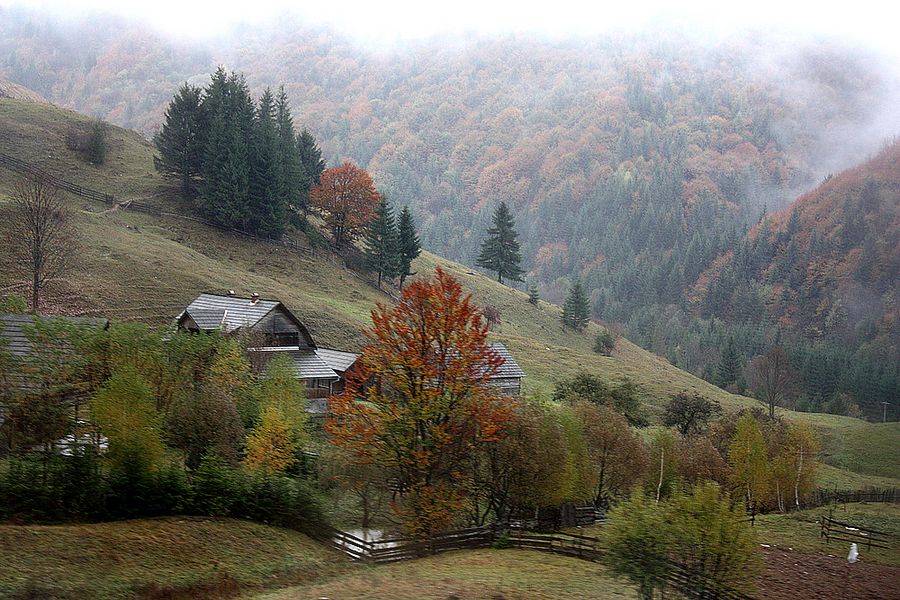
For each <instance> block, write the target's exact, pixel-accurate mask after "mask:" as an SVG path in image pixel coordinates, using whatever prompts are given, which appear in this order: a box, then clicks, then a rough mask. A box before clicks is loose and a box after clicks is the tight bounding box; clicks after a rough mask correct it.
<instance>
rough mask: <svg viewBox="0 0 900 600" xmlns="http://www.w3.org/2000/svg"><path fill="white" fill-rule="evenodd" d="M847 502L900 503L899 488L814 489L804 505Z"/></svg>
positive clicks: (810, 506)
mask: <svg viewBox="0 0 900 600" xmlns="http://www.w3.org/2000/svg"><path fill="white" fill-rule="evenodd" d="M848 502H886V503H894V504H900V489H898V488H868V489H864V490H816V491H815V493H814V494H813V495H812V497H811V498H810V499H809V500H808V501H807V502H805V503H804V505H805V507H807V508H816V507H819V506H825V505H827V504H835V503H838V504H846V503H848Z"/></svg>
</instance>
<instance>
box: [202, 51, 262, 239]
mask: <svg viewBox="0 0 900 600" xmlns="http://www.w3.org/2000/svg"><path fill="white" fill-rule="evenodd" d="M203 103H204V107H205V108H204V110H205V111H206V113H207V115H208V117H209V119H210V126H209V135H208V137H207V142H206V149H205V151H204V160H203V185H202V186H201V188H200V198H199V199H198V201H197V204H198V207H199V208H200V210H201V212H202V213H203V214H204V216H206V217H208V218H210V219H212V220H214V221H216V222H217V223H219V224H221V225H225V226H227V227H236V228H239V229H243V230H248V229H250V227H251V224H252V223H251V218H250V206H249V200H250V162H251V161H250V148H251V146H252V129H253V112H254V110H253V100H252V99H251V98H250V92H249V90H248V89H247V84H246V82H245V81H244V78H243V77H242V76H238V75H236V74H234V73H232V74H231V76H228V75H227V74H226V73H225V70H224V69H222V68H221V67H220V68H219V69H218V70H217V71H216V72H215V74H214V75H213V77H212V81H211V83H210V85H209V87H208V88H207V90H206V94H205V96H204V100H203Z"/></svg>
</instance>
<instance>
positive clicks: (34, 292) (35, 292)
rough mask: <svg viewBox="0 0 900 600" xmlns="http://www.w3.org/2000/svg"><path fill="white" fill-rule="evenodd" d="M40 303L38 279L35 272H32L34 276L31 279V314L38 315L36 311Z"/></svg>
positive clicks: (39, 282)
mask: <svg viewBox="0 0 900 600" xmlns="http://www.w3.org/2000/svg"><path fill="white" fill-rule="evenodd" d="M40 303H41V281H40V278H39V277H38V273H37V271H35V272H34V275H33V277H32V279H31V312H33V313H34V314H38V309H39V308H40Z"/></svg>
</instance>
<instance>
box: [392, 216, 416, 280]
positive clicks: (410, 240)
mask: <svg viewBox="0 0 900 600" xmlns="http://www.w3.org/2000/svg"><path fill="white" fill-rule="evenodd" d="M397 237H398V240H397V244H398V249H399V254H400V265H399V268H398V273H397V274H398V275H399V277H400V288H401V289H403V282H404V281H405V280H406V278H407V277H409V276H410V275H415V273H413V272H412V271H410V269H411V268H412V261H414V260H415V259H416V258H417V257H418V256H419V254H421V253H422V246H421V244H420V243H419V236H418V235H417V234H416V224H415V222H414V221H413V217H412V213H411V212H410V210H409V206H404V207H403V210H401V211H400V218H399V220H398V224H397Z"/></svg>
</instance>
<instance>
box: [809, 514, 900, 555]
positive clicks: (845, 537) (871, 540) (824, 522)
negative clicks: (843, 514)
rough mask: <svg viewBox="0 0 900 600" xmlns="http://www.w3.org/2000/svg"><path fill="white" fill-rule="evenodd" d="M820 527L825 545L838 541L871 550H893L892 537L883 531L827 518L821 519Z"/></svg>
mask: <svg viewBox="0 0 900 600" xmlns="http://www.w3.org/2000/svg"><path fill="white" fill-rule="evenodd" d="M819 525H820V527H821V528H822V529H821V533H820V536H821V537H823V538H825V543H828V542H830V541H831V540H836V541H839V542H855V543H856V544H857V545H859V546H865V547H867V548H869V549H872V548H883V549H885V550H888V549H890V548H891V541H892V540H891V537H890V536H889V535H888V534H887V533H884V532H883V531H876V530H875V529H867V528H865V527H859V526H857V525H850V524H849V523H842V522H841V521H835V520H834V519H832V518H830V517H825V516H823V517H822V518H821V520H820V521H819Z"/></svg>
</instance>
